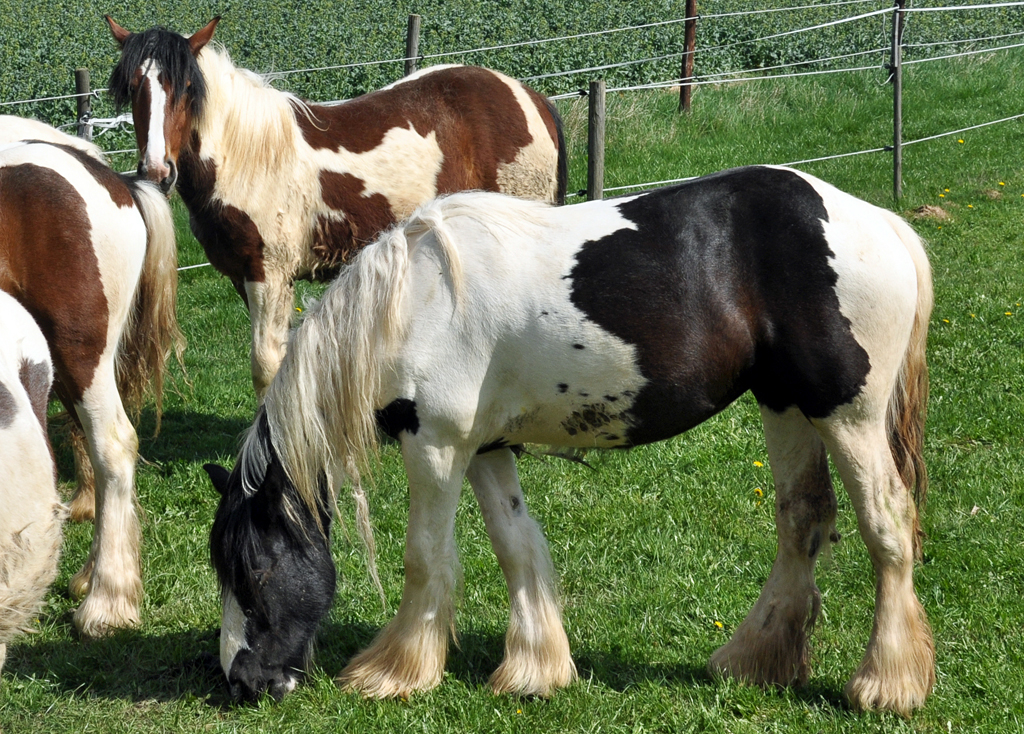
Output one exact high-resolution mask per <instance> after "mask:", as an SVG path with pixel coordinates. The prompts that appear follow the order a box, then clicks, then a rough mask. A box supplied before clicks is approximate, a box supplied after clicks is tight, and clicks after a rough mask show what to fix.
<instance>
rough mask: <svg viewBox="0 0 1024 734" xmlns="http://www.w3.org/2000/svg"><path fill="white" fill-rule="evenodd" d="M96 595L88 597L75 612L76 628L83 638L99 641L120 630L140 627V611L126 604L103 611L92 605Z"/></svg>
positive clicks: (94, 604)
mask: <svg viewBox="0 0 1024 734" xmlns="http://www.w3.org/2000/svg"><path fill="white" fill-rule="evenodd" d="M94 598H95V594H94V595H92V596H88V597H86V599H85V601H83V602H82V604H81V606H79V607H78V609H77V610H76V611H75V618H74V620H75V628H76V629H77V630H78V632H79V634H81V635H82V637H84V638H87V639H98V638H100V637H106V636H108V635H110V634H113V633H114V632H115V631H117V630H119V629H127V628H130V627H138V626H139V611H138V609H132V608H129V606H128V605H127V604H125V603H120V604H117V605H116V606H117V607H118V608H116V609H102V608H101V605H100V604H98V603H91V602H93V599H94Z"/></svg>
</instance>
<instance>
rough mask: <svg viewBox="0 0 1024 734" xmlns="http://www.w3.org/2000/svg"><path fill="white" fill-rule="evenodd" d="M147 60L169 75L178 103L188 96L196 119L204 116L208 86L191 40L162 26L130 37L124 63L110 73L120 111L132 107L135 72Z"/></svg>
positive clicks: (110, 83) (112, 87) (110, 84)
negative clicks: (184, 96)
mask: <svg viewBox="0 0 1024 734" xmlns="http://www.w3.org/2000/svg"><path fill="white" fill-rule="evenodd" d="M146 59H153V60H154V61H156V62H157V63H158V64H160V68H161V69H162V70H163V72H164V74H166V75H167V78H168V80H169V81H170V86H171V89H172V92H173V97H172V101H173V102H175V103H176V102H177V101H178V100H179V99H180V98H181V95H183V94H185V93H186V90H187V92H188V98H189V103H190V104H191V106H192V114H193V115H197V116H198V115H202V112H203V108H204V104H205V101H206V84H205V83H204V79H203V74H202V72H201V71H200V70H199V65H198V64H197V63H196V59H195V57H194V56H193V55H192V50H191V49H190V48H189V45H188V39H187V38H185V37H184V36H182V35H181V34H180V33H175V32H174V31H171V30H168V29H167V28H163V27H161V26H157V27H155V28H150V29H149V30H146V31H143V32H142V33H132V34H131V35H129V36H128V37H127V38H126V39H125V41H124V44H123V46H122V47H121V59H120V60H119V61H118V62H117V66H115V67H114V70H113V71H112V72H111V73H110V82H109V83H108V85H107V86H108V87H109V89H110V93H111V94H112V95H113V96H114V104H115V105H117V107H118V108H122V107H125V106H126V105H129V104H131V100H132V92H131V82H132V76H133V75H134V74H135V70H136V69H138V68H139V67H140V66H142V63H143V62H144V61H145V60H146Z"/></svg>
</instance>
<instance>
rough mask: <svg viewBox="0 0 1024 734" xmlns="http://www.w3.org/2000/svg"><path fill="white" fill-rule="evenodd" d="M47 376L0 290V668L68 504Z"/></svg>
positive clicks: (27, 618)
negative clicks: (52, 436)
mask: <svg viewBox="0 0 1024 734" xmlns="http://www.w3.org/2000/svg"><path fill="white" fill-rule="evenodd" d="M52 382H53V365H52V364H51V362H50V352H49V351H48V350H47V348H46V339H45V338H44V337H43V335H42V332H40V331H39V327H38V326H37V325H36V322H35V321H33V320H32V317H31V316H30V315H29V313H28V311H26V310H25V309H24V308H22V306H21V305H20V304H19V303H18V302H17V301H15V300H14V299H13V298H11V297H10V296H9V295H7V294H6V293H4V292H3V291H0V668H3V665H4V659H5V658H6V657H7V643H8V642H10V641H11V639H12V638H13V637H14V636H15V635H17V634H18V632H19V631H21V630H23V629H26V628H27V627H28V626H29V625H30V624H31V623H32V619H33V618H34V617H35V615H36V614H38V613H39V610H40V609H41V608H42V606H43V597H44V596H45V595H46V590H47V589H48V588H49V587H50V584H51V583H53V579H54V577H55V576H56V575H57V561H58V560H59V559H60V543H61V523H62V522H63V521H64V517H65V516H66V515H67V508H66V507H64V505H62V504H61V502H60V498H59V497H58V495H57V483H56V476H55V473H54V465H53V455H52V453H51V451H50V441H49V439H48V438H47V434H46V404H47V402H49V399H50V385H51V383H52Z"/></svg>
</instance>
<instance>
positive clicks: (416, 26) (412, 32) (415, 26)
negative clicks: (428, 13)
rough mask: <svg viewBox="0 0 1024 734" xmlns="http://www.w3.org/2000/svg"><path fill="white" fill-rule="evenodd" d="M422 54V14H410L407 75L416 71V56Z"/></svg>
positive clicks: (406, 36) (406, 41)
mask: <svg viewBox="0 0 1024 734" xmlns="http://www.w3.org/2000/svg"><path fill="white" fill-rule="evenodd" d="M419 55H420V16H418V15H410V16H409V25H408V27H407V28H406V31H405V75H406V76H409V75H410V74H412V73H413V72H414V71H416V57H417V56H419Z"/></svg>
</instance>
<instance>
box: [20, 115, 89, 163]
mask: <svg viewBox="0 0 1024 734" xmlns="http://www.w3.org/2000/svg"><path fill="white" fill-rule="evenodd" d="M24 140H38V141H42V142H44V143H53V144H55V145H64V146H68V147H71V148H75V149H77V150H80V151H82V152H83V153H85V154H86V155H88V156H90V157H92V158H94V159H96V160H97V161H99V162H100V163H105V162H106V158H105V157H104V155H103V151H102V149H100V147H99V146H98V145H96V144H95V143H90V142H88V141H86V140H83V139H82V138H78V137H75V136H73V135H68V134H67V133H65V132H62V131H60V130H57V129H56V128H53V127H50V126H49V125H47V124H46V123H45V122H40V121H39V120H33V119H31V118H28V117H18V116H16V115H0V145H5V144H9V143H16V142H20V141H24Z"/></svg>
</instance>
